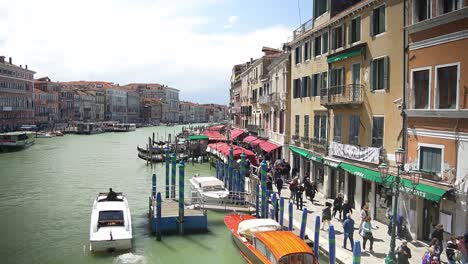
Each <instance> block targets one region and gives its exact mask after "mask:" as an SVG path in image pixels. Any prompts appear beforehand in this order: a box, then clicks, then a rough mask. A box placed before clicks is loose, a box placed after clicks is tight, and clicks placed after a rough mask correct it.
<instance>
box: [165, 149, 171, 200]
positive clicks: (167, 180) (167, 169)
mask: <svg viewBox="0 0 468 264" xmlns="http://www.w3.org/2000/svg"><path fill="white" fill-rule="evenodd" d="M164 159H165V161H166V199H169V189H170V185H169V148H168V147H166V148H165V155H164Z"/></svg>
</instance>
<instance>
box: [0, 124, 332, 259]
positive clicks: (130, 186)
mask: <svg viewBox="0 0 468 264" xmlns="http://www.w3.org/2000/svg"><path fill="white" fill-rule="evenodd" d="M181 128H182V126H174V127H165V126H160V127H150V128H141V129H137V131H135V132H129V133H106V134H98V135H90V136H84V135H66V136H64V137H56V138H49V139H47V138H46V139H37V140H36V144H35V145H34V146H32V147H31V148H29V149H26V150H24V151H20V152H14V153H0V259H1V260H0V262H1V263H21V264H23V263H148V264H150V263H200V264H201V263H233V264H234V263H245V261H244V259H243V258H242V257H241V256H240V254H239V252H238V249H237V248H236V246H235V245H234V243H233V241H232V239H231V236H230V232H229V230H228V229H227V228H225V226H224V223H223V214H222V213H214V212H209V215H208V222H209V226H208V228H209V232H208V233H206V234H197V235H187V236H184V237H179V236H163V240H162V242H158V241H156V239H155V237H153V236H151V235H150V234H149V232H148V227H147V223H148V219H147V213H148V196H149V195H150V192H151V175H152V173H156V174H157V176H158V185H162V184H164V167H163V165H158V166H156V168H153V169H152V168H151V167H149V166H146V162H145V161H143V160H140V159H138V157H137V150H136V146H137V145H138V144H139V145H140V146H145V144H146V142H147V141H148V136H150V135H151V134H152V133H153V132H156V133H157V135H159V137H160V138H162V137H164V136H165V135H167V134H169V133H171V134H172V135H174V133H175V132H179V131H180V130H181ZM195 173H200V174H201V175H214V171H213V170H210V168H209V166H208V165H206V164H204V165H192V164H187V166H186V175H187V176H186V177H190V176H191V175H193V174H195ZM109 187H112V188H113V189H114V190H115V191H123V192H125V193H126V195H127V198H128V201H129V205H130V209H131V211H132V221H133V236H134V240H133V249H132V251H131V252H128V253H113V254H107V253H106V254H93V253H90V252H89V250H88V247H89V244H88V239H89V225H90V222H89V221H90V215H91V207H92V204H93V200H94V199H95V197H96V195H97V193H98V192H102V191H107V190H108V188H109ZM325 263H326V262H325Z"/></svg>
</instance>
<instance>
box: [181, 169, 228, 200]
mask: <svg viewBox="0 0 468 264" xmlns="http://www.w3.org/2000/svg"><path fill="white" fill-rule="evenodd" d="M190 188H191V191H192V197H194V198H195V197H196V198H199V199H202V200H203V201H204V202H208V203H213V202H214V203H217V202H218V203H221V202H225V201H226V199H227V198H228V196H229V190H228V189H226V187H225V186H224V183H223V182H222V181H221V180H219V179H217V178H216V177H200V176H197V175H195V176H193V177H192V178H191V179H190Z"/></svg>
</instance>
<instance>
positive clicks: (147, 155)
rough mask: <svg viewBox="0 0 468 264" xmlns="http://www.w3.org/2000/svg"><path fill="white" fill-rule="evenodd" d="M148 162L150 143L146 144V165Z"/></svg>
mask: <svg viewBox="0 0 468 264" xmlns="http://www.w3.org/2000/svg"><path fill="white" fill-rule="evenodd" d="M143 157H144V156H143ZM148 162H149V147H148V144H146V166H148Z"/></svg>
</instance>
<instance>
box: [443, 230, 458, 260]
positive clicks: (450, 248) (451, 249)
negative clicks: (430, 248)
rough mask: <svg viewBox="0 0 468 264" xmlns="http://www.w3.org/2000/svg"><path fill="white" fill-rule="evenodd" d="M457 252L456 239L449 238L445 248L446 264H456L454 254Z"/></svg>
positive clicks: (453, 237)
mask: <svg viewBox="0 0 468 264" xmlns="http://www.w3.org/2000/svg"><path fill="white" fill-rule="evenodd" d="M457 250H458V246H457V238H456V237H455V236H451V237H450V239H449V240H448V241H447V247H446V248H445V254H447V261H448V264H456V263H458V260H456V259H455V252H456V251H457Z"/></svg>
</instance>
